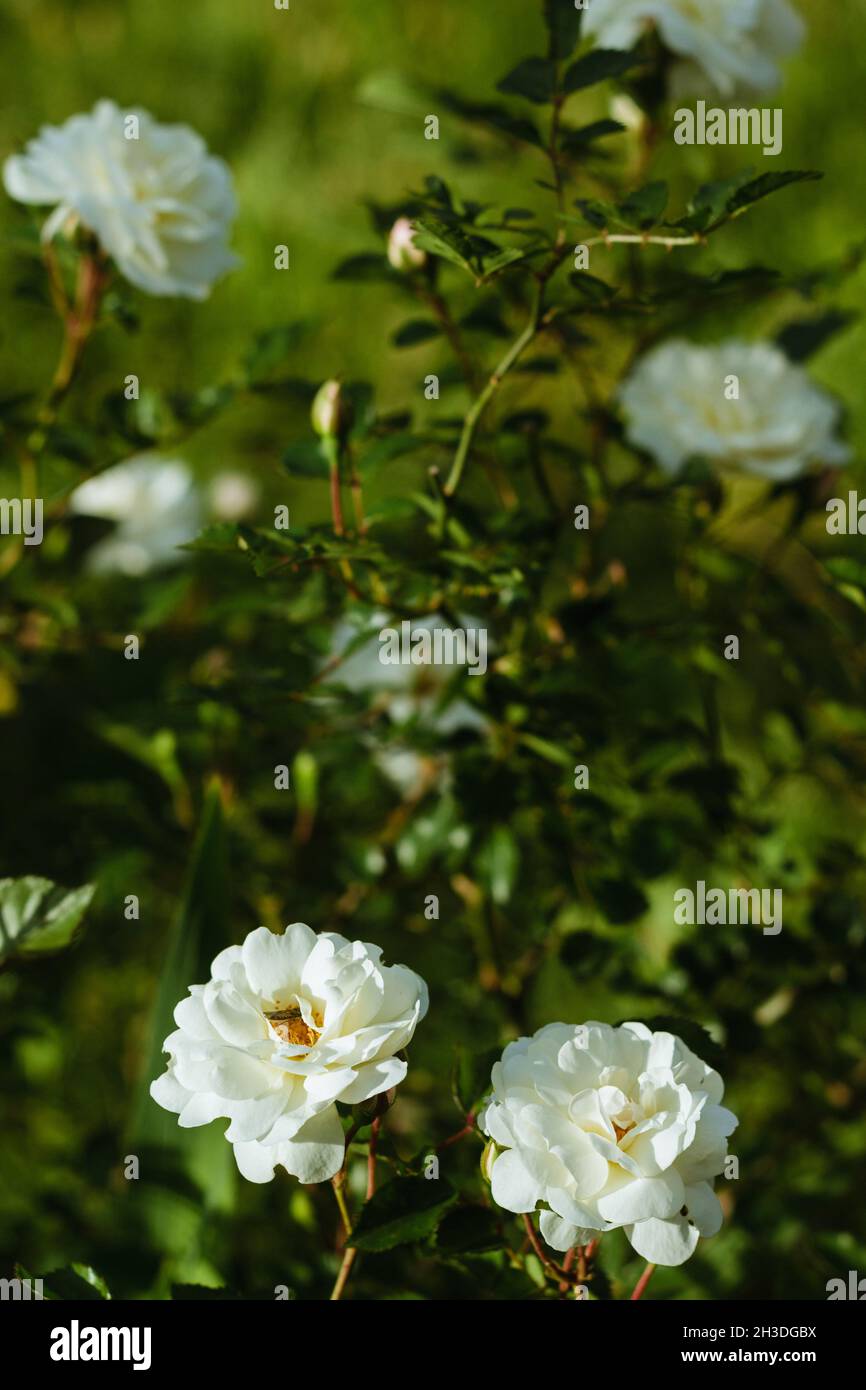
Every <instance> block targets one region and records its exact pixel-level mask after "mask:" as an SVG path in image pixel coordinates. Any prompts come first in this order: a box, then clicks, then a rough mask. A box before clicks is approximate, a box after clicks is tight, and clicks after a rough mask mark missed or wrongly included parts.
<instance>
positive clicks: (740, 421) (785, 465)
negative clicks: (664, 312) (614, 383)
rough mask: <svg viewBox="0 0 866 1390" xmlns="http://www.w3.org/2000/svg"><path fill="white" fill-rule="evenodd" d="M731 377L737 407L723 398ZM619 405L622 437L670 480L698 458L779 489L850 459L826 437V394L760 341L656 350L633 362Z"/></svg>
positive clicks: (829, 409) (832, 418)
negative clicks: (649, 457) (650, 457)
mask: <svg viewBox="0 0 866 1390" xmlns="http://www.w3.org/2000/svg"><path fill="white" fill-rule="evenodd" d="M731 376H735V377H737V379H738V381H739V400H729V399H727V396H726V381H727V378H728V377H731ZM619 398H620V402H621V404H622V408H623V412H624V414H625V416H626V422H627V429H626V434H627V437H628V439H629V440H630V441H631V442H632V443H633V444H636V445H637V446H638V447H639V448H641V449H646V450H647V452H648V453H650V454H652V455H653V456H654V457H655V458H656V459H657V460H658V462H659V464H660V465H661V467H662V468H663V469H664V470H665V471H666V472H668V473H671V474H675V473H678V472H679V471H680V470H681V469H682V468H683V467H684V466H685V464H686V463H687V461H688V460H689V459H690V458H696V457H699V456H700V457H703V458H706V459H708V460H709V461H710V462H711V463H713V464H715V465H716V466H717V467H719V468H731V469H736V470H739V471H741V472H744V473H754V474H756V475H757V476H758V477H761V478H769V479H772V480H774V481H777V482H778V481H782V482H783V481H785V480H787V479H789V478H795V477H797V476H798V475H799V474H801V473H804V472H806V471H807V470H808V469H809V468H812V467H815V466H818V465H821V464H841V463H845V462H846V460H847V459H848V458H849V456H850V450H849V449H848V448H847V446H846V445H845V444H843V443H842V442H841V441H840V440H838V439H837V438H836V437H835V430H836V427H837V425H838V420H839V407H838V405H837V404H836V402H835V401H834V400H833V398H832V396H830V395H829V394H828V393H827V392H826V391H823V390H821V388H820V387H818V386H815V385H814V383H813V382H812V381H811V379H810V378H809V376H808V374H807V373H806V371H804V369H803V368H802V367H799V366H797V365H795V364H794V363H792V362H790V361H789V359H788V358H787V357H786V356H785V354H784V353H783V352H782V351H781V349H780V348H777V347H774V346H772V345H771V344H769V343H743V342H738V341H736V340H731V341H729V342H726V343H720V344H718V345H714V346H711V347H700V346H697V345H696V344H694V343H687V342H683V341H681V340H678V339H677V340H673V341H671V342H667V343H663V344H662V345H661V346H660V347H657V348H654V349H653V350H652V351H650V352H648V353H647V354H646V356H645V357H642V358H641V359H640V361H639V362H638V363H637V365H636V366H635V368H634V370H633V372H632V373H631V376H629V377H628V379H627V380H626V381H625V382H624V383H623V385H622V386H621V387H620V392H619Z"/></svg>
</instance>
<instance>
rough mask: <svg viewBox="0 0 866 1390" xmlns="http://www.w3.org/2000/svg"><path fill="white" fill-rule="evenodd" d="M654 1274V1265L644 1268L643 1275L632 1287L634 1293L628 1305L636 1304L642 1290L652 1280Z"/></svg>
mask: <svg viewBox="0 0 866 1390" xmlns="http://www.w3.org/2000/svg"><path fill="white" fill-rule="evenodd" d="M654 1273H655V1265H653V1264H648V1265H647V1267H646V1269H645V1270H644V1272H643V1274H642V1275H641V1277H640V1278H639V1279H638V1281H637V1283H636V1284H635V1286H634V1293H633V1294H632V1296H631V1298H630V1299H629V1302H630V1303H636V1302H637V1300H638V1299H639V1298H640V1296H641V1294H642V1293H643V1291H644V1289H645V1288H646V1286H647V1284H648V1283H649V1281H650V1279H652V1277H653V1274H654Z"/></svg>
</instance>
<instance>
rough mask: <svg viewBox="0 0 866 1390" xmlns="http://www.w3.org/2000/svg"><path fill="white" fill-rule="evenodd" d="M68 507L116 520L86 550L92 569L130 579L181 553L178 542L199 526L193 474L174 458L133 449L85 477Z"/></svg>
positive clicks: (199, 510)
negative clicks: (130, 454) (132, 453)
mask: <svg viewBox="0 0 866 1390" xmlns="http://www.w3.org/2000/svg"><path fill="white" fill-rule="evenodd" d="M69 508H70V511H72V512H75V513H77V514H78V515H80V516H96V517H102V518H103V519H104V520H106V521H114V522H116V523H117V524H116V526H115V528H114V531H113V532H111V534H110V535H108V536H106V537H105V538H104V539H103V540H101V541H97V543H96V545H94V546H93V547H92V549H91V550H90V551H89V552H88V555H87V568H88V569H89V570H91V571H92V572H93V573H94V574H125V575H129V576H131V577H133V578H135V577H137V576H139V575H143V574H149V573H150V572H151V571H153V570H159V569H165V568H167V567H168V566H170V565H174V564H177V563H178V562H179V561H182V560H183V559H184V558H185V552H184V551H182V550H181V549H180V548H179V547H180V546H182V545H185V544H186V543H187V541H191V540H194V539H195V537H196V536H197V535H198V533H199V531H200V530H201V528H202V514H203V508H202V505H201V501H200V498H199V494H198V491H197V489H196V486H195V479H194V478H193V475H192V473H191V472H190V470H189V468H188V467H187V465H186V464H185V463H183V462H181V460H179V459H164V458H159V457H157V456H154V455H147V454H136V456H135V457H134V458H131V459H126V460H125V461H124V462H123V463H118V464H115V465H114V467H113V468H106V469H105V471H104V472H103V473H97V474H96V476H95V477H93V478H88V479H87V481H86V482H84V483H81V485H80V486H79V487H77V488H76V489H75V491H74V492H73V493H72V494H71V496H70V499H69Z"/></svg>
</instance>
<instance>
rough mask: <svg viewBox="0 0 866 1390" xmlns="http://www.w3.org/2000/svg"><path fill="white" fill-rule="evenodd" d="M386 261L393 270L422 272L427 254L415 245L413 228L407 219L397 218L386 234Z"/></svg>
mask: <svg viewBox="0 0 866 1390" xmlns="http://www.w3.org/2000/svg"><path fill="white" fill-rule="evenodd" d="M388 260H389V261H390V263H391V265H392V266H393V267H394V269H395V270H401V271H407V270H422V269H423V268H424V266H425V265H426V264H427V260H428V256H427V252H426V251H424V250H422V248H421V247H420V246H416V245H415V228H414V226H413V225H412V220H411V218H409V217H398V218H397V221H396V222H395V223H394V225H393V227H392V228H391V231H390V233H389V234H388Z"/></svg>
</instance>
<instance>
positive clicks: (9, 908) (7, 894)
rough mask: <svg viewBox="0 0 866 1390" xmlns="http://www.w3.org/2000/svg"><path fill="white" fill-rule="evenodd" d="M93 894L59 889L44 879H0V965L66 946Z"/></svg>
mask: <svg viewBox="0 0 866 1390" xmlns="http://www.w3.org/2000/svg"><path fill="white" fill-rule="evenodd" d="M95 891H96V889H95V885H94V884H92V883H88V884H85V885H84V887H83V888H60V887H58V885H57V884H56V883H52V882H51V880H50V879H47V878H36V877H31V876H27V877H25V878H3V879H0V961H3V960H6V959H8V958H9V957H10V956H14V955H36V954H37V953H38V952H40V951H58V950H60V949H61V948H62V947H63V946H68V945H69V943H70V941H71V940H72V938H73V936H74V935H75V931H76V929H77V927H78V925H79V923H80V921H81V919H82V917H83V916H84V913H85V911H86V910H87V907H88V905H89V903H90V900H91V898H92V897H93V894H94V892H95Z"/></svg>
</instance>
